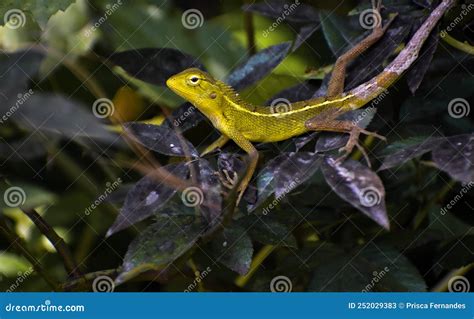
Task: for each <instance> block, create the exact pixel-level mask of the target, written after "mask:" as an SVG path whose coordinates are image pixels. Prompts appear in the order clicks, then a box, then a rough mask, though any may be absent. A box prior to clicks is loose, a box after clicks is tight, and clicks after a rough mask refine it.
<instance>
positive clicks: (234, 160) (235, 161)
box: [217, 152, 245, 176]
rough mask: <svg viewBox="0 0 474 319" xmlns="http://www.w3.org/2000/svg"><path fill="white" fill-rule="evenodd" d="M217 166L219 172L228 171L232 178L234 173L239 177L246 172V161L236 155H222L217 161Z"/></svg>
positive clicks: (224, 153) (223, 153)
mask: <svg viewBox="0 0 474 319" xmlns="http://www.w3.org/2000/svg"><path fill="white" fill-rule="evenodd" d="M217 166H218V168H219V171H221V172H222V171H227V172H228V173H229V174H230V176H232V174H233V172H234V173H235V174H237V175H241V174H243V173H244V172H245V163H244V161H243V160H242V159H240V156H239V155H238V154H235V153H227V152H222V153H220V154H219V158H218V159H217Z"/></svg>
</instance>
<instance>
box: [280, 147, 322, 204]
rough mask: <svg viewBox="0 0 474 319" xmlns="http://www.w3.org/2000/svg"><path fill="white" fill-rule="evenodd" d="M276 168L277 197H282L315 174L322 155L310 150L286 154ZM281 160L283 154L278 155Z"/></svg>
mask: <svg viewBox="0 0 474 319" xmlns="http://www.w3.org/2000/svg"><path fill="white" fill-rule="evenodd" d="M285 155H286V156H287V157H286V159H284V160H282V161H281V163H280V165H279V166H278V168H277V169H276V170H275V197H276V198H280V197H282V196H284V195H286V194H287V193H289V192H290V191H291V190H293V189H295V188H296V187H298V186H299V185H301V184H303V183H304V182H306V181H307V180H308V179H309V178H311V177H312V176H313V174H314V173H315V172H316V170H317V169H318V168H319V166H320V165H321V159H322V158H321V156H320V155H318V154H315V153H310V152H298V153H287V154H285ZM278 158H279V159H280V160H281V159H282V158H284V157H283V156H281V157H280V156H279V157H278Z"/></svg>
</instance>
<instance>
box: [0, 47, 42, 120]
mask: <svg viewBox="0 0 474 319" xmlns="http://www.w3.org/2000/svg"><path fill="white" fill-rule="evenodd" d="M43 58H44V55H43V54H41V53H38V52H36V51H34V50H28V51H18V52H15V53H8V54H7V53H5V52H2V53H0V112H1V115H2V116H3V115H5V113H6V112H7V111H8V110H9V108H11V107H13V106H14V105H15V104H16V103H17V101H18V100H19V99H20V98H19V97H18V96H17V94H24V93H25V91H26V89H27V84H28V82H29V81H30V80H31V78H33V77H34V76H35V75H36V73H37V72H38V70H39V67H40V64H41V61H42V60H43ZM3 121H5V119H4V118H1V117H0V123H3Z"/></svg>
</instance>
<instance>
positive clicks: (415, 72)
mask: <svg viewBox="0 0 474 319" xmlns="http://www.w3.org/2000/svg"><path fill="white" fill-rule="evenodd" d="M438 30H439V27H438V26H437V27H436V28H435V29H434V30H433V31H432V32H431V34H430V36H429V38H428V39H427V40H426V43H425V44H424V45H423V48H422V50H421V52H420V53H419V58H418V59H417V60H416V61H415V63H414V64H413V66H412V67H411V68H410V69H409V70H408V72H407V75H406V79H407V82H408V87H409V88H410V91H411V93H412V94H415V92H416V91H417V90H418V88H419V87H420V84H421V81H423V78H424V77H425V75H426V72H427V71H428V69H429V67H430V64H431V61H432V60H433V56H434V53H435V52H436V49H437V48H438V43H439V34H438V33H439V31H438Z"/></svg>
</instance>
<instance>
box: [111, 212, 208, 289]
mask: <svg viewBox="0 0 474 319" xmlns="http://www.w3.org/2000/svg"><path fill="white" fill-rule="evenodd" d="M201 230H202V229H201V225H200V224H199V222H198V221H197V220H196V217H195V216H190V215H180V216H169V217H160V218H159V219H158V220H157V222H156V223H154V224H152V225H150V226H148V228H146V229H145V230H144V231H143V232H141V233H140V235H138V237H137V238H135V239H134V240H133V241H132V243H131V244H130V246H129V247H128V250H127V253H126V255H125V257H124V260H123V268H122V273H121V274H120V275H119V277H118V278H117V279H116V282H117V283H122V282H124V281H126V280H127V279H129V278H130V277H133V275H132V274H134V275H137V274H139V273H141V272H144V271H146V270H151V269H161V268H163V267H160V266H164V265H167V264H169V263H171V262H173V261H174V260H176V259H177V258H179V257H180V256H181V255H183V254H184V253H186V252H187V251H188V250H189V249H190V248H191V247H192V246H193V245H194V244H195V243H196V241H197V240H198V239H199V237H200V234H201Z"/></svg>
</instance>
